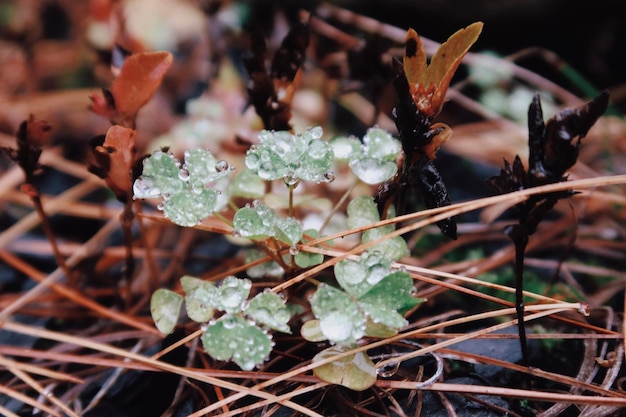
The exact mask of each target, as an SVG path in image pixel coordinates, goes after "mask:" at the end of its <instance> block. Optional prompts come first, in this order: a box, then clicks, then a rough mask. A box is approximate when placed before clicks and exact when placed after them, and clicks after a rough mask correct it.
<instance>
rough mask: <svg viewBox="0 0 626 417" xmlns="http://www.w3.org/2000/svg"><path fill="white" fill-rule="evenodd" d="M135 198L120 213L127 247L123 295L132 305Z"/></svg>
mask: <svg viewBox="0 0 626 417" xmlns="http://www.w3.org/2000/svg"><path fill="white" fill-rule="evenodd" d="M134 217H135V214H134V213H133V200H132V199H131V200H129V201H128V202H126V203H125V204H124V211H123V212H122V214H121V215H120V222H121V223H122V232H123V233H124V247H125V248H126V264H125V266H124V278H123V280H124V282H123V284H122V286H123V289H122V292H123V294H122V297H123V298H124V300H125V302H126V305H130V298H131V288H130V285H131V280H132V277H133V273H134V272H135V258H134V257H133V219H134Z"/></svg>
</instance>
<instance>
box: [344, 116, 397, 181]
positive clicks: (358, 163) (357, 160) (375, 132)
mask: <svg viewBox="0 0 626 417" xmlns="http://www.w3.org/2000/svg"><path fill="white" fill-rule="evenodd" d="M401 149H402V146H401V144H400V141H398V140H397V139H395V138H394V137H393V136H391V135H390V134H389V133H387V132H386V131H384V130H382V129H380V128H371V129H369V130H368V131H367V133H366V134H365V136H363V145H362V147H361V149H360V152H352V154H351V157H350V162H349V164H348V165H349V166H350V169H351V170H352V172H353V173H354V174H355V175H356V176H357V177H359V179H360V180H361V181H363V182H364V183H366V184H380V183H382V182H385V181H387V180H388V179H390V178H391V177H393V176H394V175H395V174H396V172H397V171H398V166H397V164H396V158H397V156H398V153H399V152H400V150H401Z"/></svg>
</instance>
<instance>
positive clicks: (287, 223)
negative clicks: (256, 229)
mask: <svg viewBox="0 0 626 417" xmlns="http://www.w3.org/2000/svg"><path fill="white" fill-rule="evenodd" d="M274 230H275V236H276V238H277V239H278V240H280V241H281V242H285V243H286V244H288V245H289V246H295V245H296V243H298V242H299V241H300V239H302V225H301V224H300V222H299V221H298V220H296V219H295V218H293V217H280V218H277V219H276V223H275V224H274Z"/></svg>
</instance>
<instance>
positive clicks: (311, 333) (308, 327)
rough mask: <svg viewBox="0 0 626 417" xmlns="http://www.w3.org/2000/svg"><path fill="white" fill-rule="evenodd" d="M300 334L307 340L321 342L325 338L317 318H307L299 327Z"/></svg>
mask: <svg viewBox="0 0 626 417" xmlns="http://www.w3.org/2000/svg"><path fill="white" fill-rule="evenodd" d="M300 335H302V337H303V338H305V339H306V340H308V341H309V342H323V341H324V340H327V339H326V336H324V333H322V329H321V328H320V321H319V320H317V319H313V320H309V321H307V322H306V323H304V324H303V325H302V327H301V328H300Z"/></svg>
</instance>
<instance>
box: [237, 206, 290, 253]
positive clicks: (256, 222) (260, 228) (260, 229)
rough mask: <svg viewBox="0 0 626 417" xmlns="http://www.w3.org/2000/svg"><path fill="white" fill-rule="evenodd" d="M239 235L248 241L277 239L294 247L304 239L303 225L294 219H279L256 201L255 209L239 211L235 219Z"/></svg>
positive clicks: (270, 210)
mask: <svg viewBox="0 0 626 417" xmlns="http://www.w3.org/2000/svg"><path fill="white" fill-rule="evenodd" d="M233 227H234V230H235V232H236V234H237V235H239V236H241V237H245V238H248V239H267V238H269V237H276V239H278V240H280V241H281V242H284V243H286V244H288V245H289V246H294V245H295V244H296V243H298V242H299V241H300V240H301V239H302V225H301V224H300V222H299V221H297V220H296V219H295V218H293V217H278V216H277V215H276V213H274V211H272V209H270V208H269V207H268V206H267V205H265V204H263V203H261V202H260V201H256V202H255V203H254V207H243V208H240V209H239V210H237V213H235V217H234V218H233Z"/></svg>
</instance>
